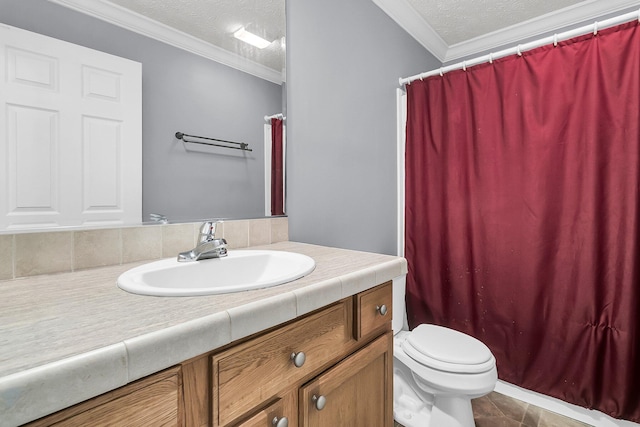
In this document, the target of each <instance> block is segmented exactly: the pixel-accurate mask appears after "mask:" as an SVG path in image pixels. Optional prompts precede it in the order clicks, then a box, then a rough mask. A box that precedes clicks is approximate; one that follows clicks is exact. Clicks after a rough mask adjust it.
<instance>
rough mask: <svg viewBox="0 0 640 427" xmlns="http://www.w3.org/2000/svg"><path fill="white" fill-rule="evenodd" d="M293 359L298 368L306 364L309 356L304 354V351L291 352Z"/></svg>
mask: <svg viewBox="0 0 640 427" xmlns="http://www.w3.org/2000/svg"><path fill="white" fill-rule="evenodd" d="M291 360H292V361H293V365H294V366H295V367H296V368H301V367H302V365H304V361H305V360H307V356H305V355H304V352H302V351H299V352H298V353H291Z"/></svg>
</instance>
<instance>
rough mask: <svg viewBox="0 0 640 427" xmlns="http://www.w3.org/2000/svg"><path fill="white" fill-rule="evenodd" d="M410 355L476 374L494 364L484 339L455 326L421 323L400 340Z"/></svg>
mask: <svg viewBox="0 0 640 427" xmlns="http://www.w3.org/2000/svg"><path fill="white" fill-rule="evenodd" d="M401 347H402V350H404V352H405V353H406V354H407V355H408V356H409V357H411V359H413V360H415V361H416V362H418V363H420V364H421V365H424V366H428V367H430V368H433V369H438V370H441V371H445V372H451V373H461V374H474V373H481V372H486V371H489V370H491V369H493V368H494V367H495V358H494V357H493V354H491V350H489V348H488V347H487V346H486V345H484V344H483V343H482V342H481V341H479V340H477V339H475V338H473V337H471V336H469V335H466V334H463V333H462V332H458V331H455V330H453V329H448V328H444V327H442V326H437V325H427V324H422V325H419V326H418V327H416V328H415V329H414V330H413V331H411V332H409V333H408V334H407V335H406V337H405V339H404V340H403V341H402V344H401Z"/></svg>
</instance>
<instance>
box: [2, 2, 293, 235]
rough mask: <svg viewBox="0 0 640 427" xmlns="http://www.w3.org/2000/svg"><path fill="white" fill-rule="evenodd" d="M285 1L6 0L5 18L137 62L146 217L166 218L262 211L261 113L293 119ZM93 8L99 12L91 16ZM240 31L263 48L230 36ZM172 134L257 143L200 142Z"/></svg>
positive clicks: (263, 159) (248, 215)
mask: <svg viewBox="0 0 640 427" xmlns="http://www.w3.org/2000/svg"><path fill="white" fill-rule="evenodd" d="M284 1H285V0H269V1H266V0H244V1H237V0H206V1H204V0H202V1H194V2H191V3H190V5H193V10H191V9H190V10H182V9H180V10H171V8H179V7H180V6H179V2H164V3H162V4H160V3H159V2H148V1H142V0H112V1H111V3H112V6H113V11H114V15H112V16H110V15H109V10H111V9H110V8H109V7H107V8H106V10H105V8H104V7H105V5H108V3H107V2H105V1H99V2H98V1H93V0H51V1H47V0H34V1H30V2H24V1H21V0H8V1H3V2H2V3H0V22H1V23H4V24H7V25H11V26H15V27H18V28H22V29H25V30H28V31H32V32H35V33H39V34H43V35H46V36H49V37H53V38H56V39H60V40H64V41H67V42H71V43H74V44H78V45H81V46H85V47H89V48H91V49H95V50H98V51H101V52H106V53H109V54H112V55H116V56H120V57H123V58H127V59H130V60H133V61H136V62H140V63H141V64H142V164H141V168H142V201H141V203H142V218H140V222H144V221H148V220H149V218H150V215H151V214H162V215H165V216H166V217H167V218H168V220H169V221H170V222H184V221H196V220H199V219H202V218H214V217H215V218H229V219H231V218H233V219H237V218H257V217H263V216H265V210H266V207H265V206H266V204H267V203H266V201H265V194H266V193H267V192H268V190H265V189H266V188H267V187H268V183H267V182H266V181H265V176H267V177H268V173H267V167H266V165H267V164H268V163H269V162H268V161H267V159H266V157H267V154H268V153H267V150H268V145H267V142H268V140H269V138H270V135H268V136H267V132H269V133H270V129H268V126H267V124H268V121H267V120H266V119H265V116H271V115H275V114H284V116H285V117H286V105H285V99H286V96H285V87H286V85H285V83H284V69H285V66H284V58H285V52H284V34H285V17H284V10H285V5H284ZM98 7H100V9H98ZM190 7H191V6H190ZM98 10H99V11H100V17H101V19H97V18H96V17H94V16H92V15H93V14H94V13H95V14H96V15H97V14H98ZM127 10H130V11H132V12H133V13H132V14H130V15H129V14H128V13H126V12H127ZM116 12H117V13H116ZM141 15H142V16H147V17H150V18H151V19H154V20H156V21H159V22H161V23H162V24H161V25H156V26H154V25H152V24H150V22H151V21H147V20H145V19H142V20H141V18H140V16H141ZM131 17H133V18H135V19H133V18H131ZM129 18H131V21H129ZM136 19H137V21H136ZM163 20H164V22H163ZM107 21H111V22H117V23H118V24H117V25H114V24H111V23H109V22H107ZM141 22H142V24H141ZM143 24H144V25H143ZM123 27H124V28H123ZM170 27H171V28H173V29H177V31H173V30H171V28H170ZM240 27H245V29H246V30H247V31H251V32H253V33H255V34H257V35H259V36H261V37H263V38H265V39H267V40H268V41H269V42H270V43H269V45H268V47H266V48H264V49H257V48H254V47H253V46H250V45H248V44H246V43H245V42H243V41H240V40H238V39H235V38H234V37H232V34H233V32H235V31H236V30H237V29H239V28H240ZM140 33H144V34H145V35H142V34H140ZM188 33H190V34H188ZM148 36H151V37H154V38H150V37H148ZM214 43H217V44H215V45H214ZM211 58H214V60H211ZM176 132H183V133H185V134H191V135H199V136H204V137H208V138H216V139H222V140H228V141H235V142H242V143H246V144H248V146H249V148H250V149H251V150H252V151H241V150H231V149H225V148H220V147H200V146H197V147H196V146H192V144H187V143H185V142H184V141H182V140H179V139H177V138H176V137H175V135H176ZM283 133H285V132H283ZM105 225H108V224H105ZM114 225H120V224H114Z"/></svg>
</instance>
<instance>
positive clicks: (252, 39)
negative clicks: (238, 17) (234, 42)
mask: <svg viewBox="0 0 640 427" xmlns="http://www.w3.org/2000/svg"><path fill="white" fill-rule="evenodd" d="M233 37H235V38H237V39H238V40H242V41H243V42H245V43H249V44H250V45H252V46H255V47H257V48H258V49H264V48H265V47H267V46H269V45H270V44H271V42H270V41H268V40H265V39H263V38H262V37H260V36H256V35H255V34H253V33H250V32H249V31H247V30H245V29H244V27H241V28H240V29H239V30H238V31H236V32H235V33H233Z"/></svg>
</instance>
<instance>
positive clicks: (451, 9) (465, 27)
mask: <svg viewBox="0 0 640 427" xmlns="http://www.w3.org/2000/svg"><path fill="white" fill-rule="evenodd" d="M407 1H408V2H409V4H410V5H411V6H412V7H413V8H414V9H415V11H416V12H417V13H418V14H419V15H421V16H422V18H423V19H424V20H425V21H426V22H427V23H429V25H430V26H431V27H432V28H433V29H434V30H435V31H436V32H437V33H438V34H439V35H440V37H442V39H443V40H444V41H445V42H446V43H447V44H448V45H449V46H451V45H454V44H456V43H460V42H464V41H467V40H470V39H473V38H475V37H478V36H482V35H485V34H488V33H491V32H493V31H496V30H500V29H503V28H506V27H509V26H512V25H516V24H519V23H521V22H524V21H527V20H529V19H532V18H536V17H538V16H541V15H545V14H547V13H550V12H555V11H557V10H559V9H562V8H565V7H568V6H572V5H574V4H577V3H583V2H585V0H407ZM604 1H606V0H604Z"/></svg>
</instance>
